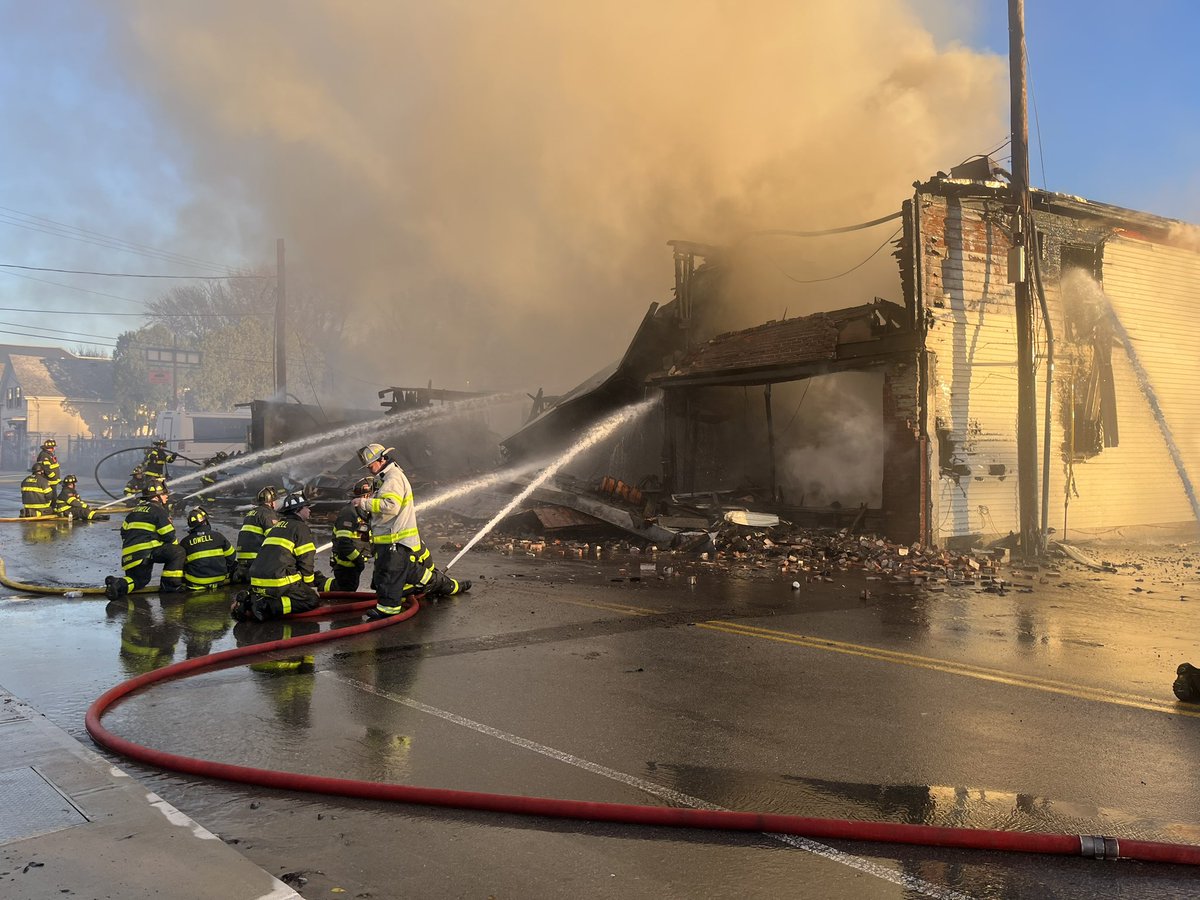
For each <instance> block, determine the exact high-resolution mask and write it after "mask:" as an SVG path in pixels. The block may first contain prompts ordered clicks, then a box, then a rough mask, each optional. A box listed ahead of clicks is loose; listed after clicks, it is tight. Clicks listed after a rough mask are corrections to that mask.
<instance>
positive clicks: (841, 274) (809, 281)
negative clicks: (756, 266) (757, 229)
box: [772, 227, 904, 284]
mask: <svg viewBox="0 0 1200 900" xmlns="http://www.w3.org/2000/svg"><path fill="white" fill-rule="evenodd" d="M903 230H904V229H903V228H902V227H901V228H897V229H896V230H895V231H893V232H892V233H891V235H890V236H889V237H888V239H887V240H885V241H884V242H883V243H882V244H880V245H879V246H878V247H876V248H875V249H874V250H872V251H871V255H870V256H868V257H867V258H866V259H864V260H863V261H862V262H860V263H858V264H857V265H853V266H851V267H850V268H849V269H847V270H846V271H845V272H839V273H838V274H836V275H827V276H826V277H824V278H796V277H794V276H792V275H790V274H789V273H788V272H787V271H786V270H785V269H784V268H783V267H782V266H781V265H779V264H778V263H775V268H777V269H779V272H780V274H781V275H783V276H784V277H785V278H787V279H788V280H790V281H794V282H796V284H817V283H818V282H821V281H833V280H834V279H835V278H842V277H844V276H846V275H849V274H850V273H851V272H853V271H855V270H857V269H861V268H862V267H863V266H865V265H866V264H867V263H868V262H870V261H871V260H872V259H874V258H875V255H876V254H877V253H879V251H880V250H882V249H883V248H884V247H886V246H887V245H888V244H890V243H891V242H892V241H893V240H895V238H896V235H898V234H899V233H900V232H901V231H903ZM772 262H774V260H772Z"/></svg>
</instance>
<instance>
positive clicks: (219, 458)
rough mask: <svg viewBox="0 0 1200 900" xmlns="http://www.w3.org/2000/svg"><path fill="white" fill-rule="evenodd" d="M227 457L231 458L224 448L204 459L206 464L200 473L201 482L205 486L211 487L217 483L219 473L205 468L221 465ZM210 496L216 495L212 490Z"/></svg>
mask: <svg viewBox="0 0 1200 900" xmlns="http://www.w3.org/2000/svg"><path fill="white" fill-rule="evenodd" d="M227 459H229V454H228V453H226V452H225V451H224V450H218V451H217V453H216V455H215V456H210V457H209V458H208V459H206V460H205V461H204V465H203V466H202V467H201V468H202V474H201V475H200V483H201V484H203V485H204V487H206V488H210V487H212V486H213V485H215V484H216V483H217V473H216V472H204V471H203V469H212V468H214V467H215V466H219V465H221V463H223V462H225V460H227ZM209 496H210V497H211V496H214V495H213V494H212V492H209Z"/></svg>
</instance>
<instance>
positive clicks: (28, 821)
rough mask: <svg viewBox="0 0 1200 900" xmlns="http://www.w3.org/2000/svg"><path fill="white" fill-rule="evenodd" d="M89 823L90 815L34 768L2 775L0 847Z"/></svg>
mask: <svg viewBox="0 0 1200 900" xmlns="http://www.w3.org/2000/svg"><path fill="white" fill-rule="evenodd" d="M86 821H87V816H85V815H84V814H83V813H81V812H80V811H79V809H78V808H77V807H76V806H75V804H74V803H72V802H71V801H70V799H69V798H68V797H67V796H66V795H65V794H63V792H62V791H60V790H59V789H58V788H56V787H55V786H54V785H53V784H52V783H50V782H49V781H47V780H46V779H45V778H44V777H43V776H42V773H41V772H39V771H38V770H37V769H35V768H33V767H32V766H26V767H25V768H22V769H10V770H9V771H7V772H0V844H8V843H11V842H13V841H20V840H24V839H25V838H30V837H33V836H35V835H39V834H49V833H50V832H51V831H60V830H61V829H63V828H70V827H71V826H73V825H82V824H83V823H85V822H86Z"/></svg>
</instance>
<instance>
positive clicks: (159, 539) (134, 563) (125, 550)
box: [104, 481, 184, 600]
mask: <svg viewBox="0 0 1200 900" xmlns="http://www.w3.org/2000/svg"><path fill="white" fill-rule="evenodd" d="M155 563H162V574H161V575H160V577H159V587H158V589H159V591H160V592H162V593H164V594H170V593H175V592H178V591H182V590H184V586H183V563H184V552H183V548H182V547H180V546H179V545H178V544H177V543H175V526H174V525H172V524H171V516H170V514H169V513H168V512H167V488H166V486H165V485H163V483H162V482H159V481H155V482H151V483H150V484H148V485H146V487H145V488H143V489H142V501H141V502H140V503H139V504H138V505H137V506H135V507H134V508H133V510H132V511H131V512H130V513H129V515H127V516H126V517H125V522H124V524H123V525H121V568H122V569H124V570H125V574H124V575H109V576H108V577H107V578H105V579H104V593H105V595H106V596H107V597H108V599H109V600H117V599H119V598H120V597H123V596H125V595H126V594H128V593H130V592H131V591H135V590H137V589H138V588H142V587H145V586H146V585H147V584H149V583H150V576H152V575H153V574H154V564H155Z"/></svg>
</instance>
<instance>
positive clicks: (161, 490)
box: [142, 479, 167, 499]
mask: <svg viewBox="0 0 1200 900" xmlns="http://www.w3.org/2000/svg"><path fill="white" fill-rule="evenodd" d="M166 492H167V486H166V484H165V483H164V482H161V481H158V480H157V479H151V480H150V481H148V482H146V484H145V486H144V487H143V488H142V496H143V497H146V498H147V499H149V498H151V497H157V496H159V495H160V494H165V493H166Z"/></svg>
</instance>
